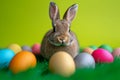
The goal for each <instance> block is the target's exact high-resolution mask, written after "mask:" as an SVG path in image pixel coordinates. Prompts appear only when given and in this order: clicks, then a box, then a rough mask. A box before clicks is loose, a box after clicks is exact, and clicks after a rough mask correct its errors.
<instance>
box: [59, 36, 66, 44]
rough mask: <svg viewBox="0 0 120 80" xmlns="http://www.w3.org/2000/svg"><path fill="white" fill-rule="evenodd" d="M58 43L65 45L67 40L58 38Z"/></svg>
mask: <svg viewBox="0 0 120 80" xmlns="http://www.w3.org/2000/svg"><path fill="white" fill-rule="evenodd" d="M58 41H59V42H60V43H62V44H64V43H65V41H66V38H63V37H58Z"/></svg>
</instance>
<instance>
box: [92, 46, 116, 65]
mask: <svg viewBox="0 0 120 80" xmlns="http://www.w3.org/2000/svg"><path fill="white" fill-rule="evenodd" d="M92 56H93V57H94V59H95V62H96V63H111V62H113V60H114V58H113V56H112V54H111V53H110V52H108V51H107V50H105V49H102V48H98V49H96V50H95V51H93V53H92Z"/></svg>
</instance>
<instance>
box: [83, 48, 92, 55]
mask: <svg viewBox="0 0 120 80" xmlns="http://www.w3.org/2000/svg"><path fill="white" fill-rule="evenodd" d="M93 51H94V50H93V49H92V48H89V47H87V48H84V49H83V52H86V53H89V54H92V52H93Z"/></svg>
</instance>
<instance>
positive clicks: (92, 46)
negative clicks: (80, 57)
mask: <svg viewBox="0 0 120 80" xmlns="http://www.w3.org/2000/svg"><path fill="white" fill-rule="evenodd" d="M89 47H90V48H92V49H93V50H96V49H97V46H95V45H91V46H89Z"/></svg>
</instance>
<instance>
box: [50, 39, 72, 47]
mask: <svg viewBox="0 0 120 80" xmlns="http://www.w3.org/2000/svg"><path fill="white" fill-rule="evenodd" d="M48 41H49V42H50V43H51V44H52V45H55V46H69V45H71V44H72V42H73V40H71V41H70V42H69V43H64V42H62V43H57V42H54V41H53V40H50V39H48Z"/></svg>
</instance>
